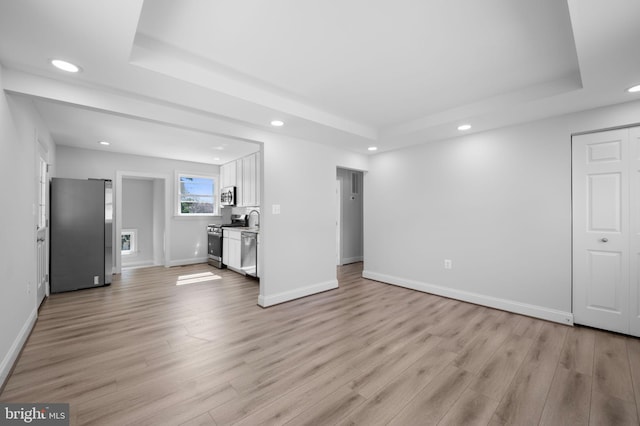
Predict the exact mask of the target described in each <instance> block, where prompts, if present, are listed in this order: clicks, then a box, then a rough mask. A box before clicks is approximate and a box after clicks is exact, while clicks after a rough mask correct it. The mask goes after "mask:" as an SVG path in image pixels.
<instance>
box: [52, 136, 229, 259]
mask: <svg viewBox="0 0 640 426" xmlns="http://www.w3.org/2000/svg"><path fill="white" fill-rule="evenodd" d="M57 154H58V158H57V161H58V168H57V176H58V177H66V178H76V179H87V178H99V179H112V180H114V183H115V182H116V172H118V171H120V172H124V176H126V175H127V173H126V172H134V173H139V174H144V173H148V174H153V175H169V176H170V179H169V187H168V188H166V189H165V191H166V196H167V197H169V201H170V204H169V205H170V206H171V207H174V200H175V182H174V180H175V179H174V172H176V171H178V172H187V173H200V174H202V173H205V174H213V175H216V176H217V175H218V174H219V167H218V166H214V165H211V164H201V163H190V162H185V161H175V160H166V159H162V158H153V157H141V156H137V155H126V154H115V153H110V152H105V151H97V150H87V149H77V148H70V147H65V146H59V147H58V151H57ZM116 190H117V188H115V185H114V192H115V191H116ZM116 208H118V207H116ZM174 211H175V210H174V209H173V208H171V209H167V211H166V212H165V216H166V218H167V221H168V223H169V226H168V227H167V234H168V235H167V252H166V256H167V263H168V264H169V265H170V266H173V265H182V264H188V263H197V262H206V259H207V224H208V223H220V217H210V216H203V217H179V216H175V215H174Z"/></svg>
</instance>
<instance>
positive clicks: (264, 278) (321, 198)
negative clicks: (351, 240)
mask: <svg viewBox="0 0 640 426" xmlns="http://www.w3.org/2000/svg"><path fill="white" fill-rule="evenodd" d="M262 157H263V159H264V167H263V168H262V169H263V186H264V190H263V193H262V199H261V201H262V205H261V209H260V211H261V223H262V225H261V228H260V229H261V230H260V253H261V254H260V256H261V257H260V259H261V261H262V266H261V269H260V270H261V272H260V297H259V300H258V303H259V304H260V305H261V306H264V307H266V306H271V305H275V304H278V303H282V302H286V301H289V300H293V299H296V298H299V297H303V296H307V295H310V294H314V293H318V292H321V291H325V290H330V289H333V288H336V287H337V286H338V282H337V279H336V264H335V263H336V261H335V259H336V253H335V251H336V231H335V226H336V224H335V211H336V208H337V205H336V197H335V191H336V167H346V168H353V169H359V170H366V167H367V166H366V165H367V158H366V157H365V156H363V155H359V154H355V153H350V152H348V151H343V150H340V149H337V148H333V147H330V146H326V145H321V144H316V143H313V142H307V141H303V140H297V139H296V140H293V139H286V138H282V139H274V140H269V141H264V145H263V155H262ZM278 211H279V213H277V212H278Z"/></svg>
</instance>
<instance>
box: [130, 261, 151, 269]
mask: <svg viewBox="0 0 640 426" xmlns="http://www.w3.org/2000/svg"><path fill="white" fill-rule="evenodd" d="M152 266H158V265H155V264H154V263H153V260H142V261H139V262H130V263H123V264H122V269H140V268H151V267H152Z"/></svg>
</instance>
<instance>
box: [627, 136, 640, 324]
mask: <svg viewBox="0 0 640 426" xmlns="http://www.w3.org/2000/svg"><path fill="white" fill-rule="evenodd" d="M629 152H630V157H629V170H630V172H629V173H630V175H629V204H630V208H631V210H630V215H629V219H630V228H631V229H630V235H629V253H630V258H629V263H630V267H629V334H632V335H634V336H640V127H632V128H631V129H629Z"/></svg>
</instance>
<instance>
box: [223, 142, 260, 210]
mask: <svg viewBox="0 0 640 426" xmlns="http://www.w3.org/2000/svg"><path fill="white" fill-rule="evenodd" d="M220 181H221V184H220V186H221V187H222V188H224V187H226V186H235V187H236V206H238V207H257V206H260V153H259V152H256V153H254V154H251V155H248V156H246V157H242V158H240V159H238V160H236V161H232V162H230V163H227V164H223V165H222V166H220Z"/></svg>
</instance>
